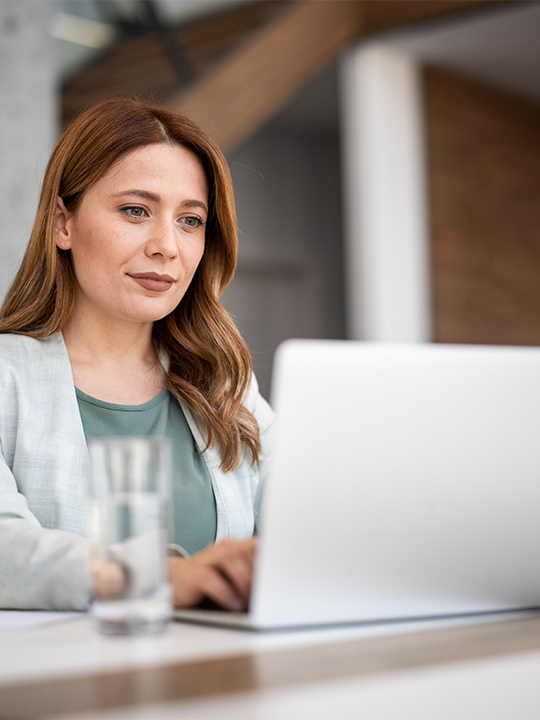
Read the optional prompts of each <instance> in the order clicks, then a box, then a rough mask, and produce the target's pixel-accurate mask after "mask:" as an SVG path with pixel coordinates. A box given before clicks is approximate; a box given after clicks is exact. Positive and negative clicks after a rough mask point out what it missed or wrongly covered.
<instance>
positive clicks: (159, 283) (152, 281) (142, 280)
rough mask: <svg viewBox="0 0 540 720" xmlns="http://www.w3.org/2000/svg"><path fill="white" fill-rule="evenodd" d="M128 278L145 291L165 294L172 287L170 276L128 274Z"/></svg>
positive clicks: (151, 273) (152, 273) (172, 280)
mask: <svg viewBox="0 0 540 720" xmlns="http://www.w3.org/2000/svg"><path fill="white" fill-rule="evenodd" d="M129 277H131V278H133V280H135V282H136V283H139V285H141V286H142V287H143V288H145V290H151V291H152V292H165V291H166V290H168V289H169V288H171V287H172V284H173V283H174V278H172V277H171V276H170V275H159V274H158V273H154V272H149V273H129Z"/></svg>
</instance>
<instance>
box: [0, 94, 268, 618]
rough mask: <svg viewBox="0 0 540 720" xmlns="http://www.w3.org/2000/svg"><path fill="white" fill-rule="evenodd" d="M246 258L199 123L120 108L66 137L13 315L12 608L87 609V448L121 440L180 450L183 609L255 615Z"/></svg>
mask: <svg viewBox="0 0 540 720" xmlns="http://www.w3.org/2000/svg"><path fill="white" fill-rule="evenodd" d="M236 253H237V236H236V219H235V211H234V199H233V192H232V185H231V180H230V175H229V171H228V167H227V164H226V161H225V159H224V158H223V156H222V154H221V152H220V151H219V149H218V148H217V147H216V146H215V145H214V144H213V142H212V141H211V140H210V139H209V138H208V137H207V136H206V135H205V134H204V133H203V132H202V131H201V130H200V129H199V128H197V126H195V125H194V124H193V123H192V122H191V121H189V120H188V119H187V118H185V117H183V116H182V115H180V114H178V113H174V112H170V111H167V110H164V109H161V108H156V107H152V106H148V105H144V104H142V103H140V102H137V101H134V100H128V99H117V100H108V101H104V102H101V103H99V104H97V105H95V106H93V107H91V108H90V109H89V110H87V111H86V112H84V113H83V114H82V115H81V116H79V118H78V119H76V120H75V121H74V123H73V124H72V125H71V126H70V127H69V128H68V129H67V130H66V131H65V133H64V134H63V135H62V137H61V138H60V140H59V142H58V144H57V145H56V147H55V149H54V151H53V153H52V156H51V159H50V161H49V164H48V166H47V169H46V172H45V178H44V182H43V188H42V192H41V198H40V202H39V206H38V211H37V216H36V221H35V225H34V229H33V231H32V235H31V237H30V241H29V245H28V249H27V251H26V254H25V256H24V259H23V262H22V265H21V268H20V270H19V272H18V274H17V276H16V277H15V280H14V281H13V284H12V286H11V288H10V290H9V292H8V294H7V296H6V299H5V302H4V304H3V307H2V310H1V316H0V333H1V334H0V381H1V391H2V409H1V410H0V441H1V446H2V451H3V457H2V458H0V607H4V608H6V607H10V608H41V609H84V608H86V607H87V605H88V602H89V600H90V594H91V593H90V573H89V569H88V561H87V556H88V546H87V540H86V538H85V533H86V494H87V490H86V476H87V462H88V459H87V451H86V440H87V439H88V438H90V437H95V436H99V435H111V434H114V435H119V434H123V435H130V434H135V435H141V434H148V435H153V434H165V435H168V436H169V437H171V439H172V440H173V448H174V456H173V460H174V462H173V467H174V470H173V487H174V488H175V490H174V493H173V500H174V503H173V504H174V513H175V516H176V523H175V527H176V535H175V537H174V540H175V542H176V543H177V544H178V545H182V546H184V547H187V549H188V550H189V551H190V552H194V554H193V555H192V557H172V558H171V559H170V572H171V580H172V583H173V590H174V602H175V604H176V605H177V606H179V607H186V606H190V605H195V604H197V603H199V602H200V601H201V600H203V599H205V598H209V599H211V600H213V601H214V602H216V603H218V604H219V605H221V606H223V607H226V608H230V609H240V608H244V607H245V606H246V604H247V600H248V596H249V589H250V583H251V573H252V566H253V557H254V552H255V547H256V541H255V539H253V538H252V536H253V533H254V528H255V522H256V514H257V508H258V502H259V496H260V488H261V485H262V480H263V478H264V473H265V467H266V453H267V450H266V445H267V435H268V431H269V428H270V426H271V424H272V422H273V416H272V412H271V410H270V408H269V407H268V405H267V404H266V402H265V401H264V400H263V398H262V397H261V396H260V395H259V393H258V390H257V387H256V383H255V380H254V378H253V376H252V370H251V360H250V357H249V353H248V351H247V348H246V346H245V344H244V343H243V341H242V339H241V337H240V335H239V333H238V331H237V330H236V328H235V326H234V324H233V322H232V321H231V319H230V317H229V316H228V314H227V313H226V312H225V310H224V309H223V308H222V307H221V306H220V304H219V301H218V298H219V296H220V295H221V293H222V292H223V290H224V288H225V287H226V285H227V283H228V282H229V281H230V279H231V278H232V276H233V273H234V269H235V264H236ZM227 538H229V539H227ZM230 538H233V539H230ZM177 554H178V553H177ZM181 554H184V555H186V554H187V553H181ZM122 578H123V575H122V573H121V571H120V569H119V568H116V566H114V565H112V566H110V567H108V568H107V572H103V573H102V575H101V576H100V577H97V578H95V579H94V580H95V583H97V584H98V586H99V589H100V594H104V593H108V592H110V593H111V594H114V593H115V592H117V591H118V589H119V583H121V582H122Z"/></svg>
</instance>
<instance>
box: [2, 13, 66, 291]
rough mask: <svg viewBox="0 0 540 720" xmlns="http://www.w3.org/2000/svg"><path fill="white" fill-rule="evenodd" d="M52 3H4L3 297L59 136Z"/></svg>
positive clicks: (23, 244)
mask: <svg viewBox="0 0 540 720" xmlns="http://www.w3.org/2000/svg"><path fill="white" fill-rule="evenodd" d="M52 12H53V7H52V4H51V2H49V0H41V1H40V2H25V1H24V0H23V2H16V1H15V0H13V1H12V0H6V1H5V2H4V1H3V2H0V296H2V297H3V295H4V293H5V291H6V290H7V288H8V285H9V283H10V281H11V279H12V277H13V273H14V271H15V270H16V268H17V266H18V264H19V263H20V260H21V258H22V254H23V252H24V248H25V246H26V242H27V240H28V235H29V232H30V230H31V228H32V222H33V216H34V214H35V211H36V203H37V197H38V193H39V185H40V181H41V177H42V174H43V170H44V168H45V164H46V163H47V160H48V156H49V153H50V151H51V148H52V145H53V143H54V141H55V139H56V135H57V124H56V119H57V116H58V109H59V104H58V94H57V85H58V83H57V76H56V67H55V63H54V58H53V42H54V41H53V38H52V37H51V36H50V34H49V32H48V25H49V21H50V18H51V14H52Z"/></svg>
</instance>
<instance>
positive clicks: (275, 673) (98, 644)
mask: <svg viewBox="0 0 540 720" xmlns="http://www.w3.org/2000/svg"><path fill="white" fill-rule="evenodd" d="M6 612H9V611H4V612H0V629H1V627H2V618H5V617H6V614H5V613H6ZM59 619H61V620H62V621H61V622H57V623H54V624H49V625H43V626H42V627H35V626H34V627H33V628H29V629H26V630H21V629H19V630H13V631H12V632H4V633H1V632H0V718H10V720H15V719H16V718H22V717H24V718H29V717H58V718H60V717H69V718H73V719H75V718H80V719H82V718H87V719H88V718H95V719H96V720H97V719H98V718H99V719H100V720H101V719H104V718H111V719H112V718H145V719H148V718H152V719H154V718H170V717H175V718H220V719H221V718H224V719H226V718H231V719H232V718H235V720H236V719H240V718H249V719H250V720H257V719H258V718H280V719H283V718H304V717H305V718H310V720H318V719H319V718H321V719H322V718H330V717H331V718H336V719H338V720H339V719H340V718H346V719H349V718H400V719H401V718H403V719H405V718H415V720H421V719H422V718H429V719H430V720H436V719H437V718H452V720H457V719H458V718H467V719H468V720H470V719H471V718H475V719H477V718H478V719H480V718H490V720H493V719H494V718H509V719H510V718H511V719H512V720H516V719H518V718H519V720H525V719H526V718H535V719H537V718H538V717H540V616H539V615H530V616H508V617H504V616H502V617H501V616H499V617H498V618H482V619H480V618H476V619H469V620H467V621H463V620H461V621H456V620H454V621H444V622H442V621H441V622H424V623H401V624H397V625H390V624H389V625H383V626H380V625H379V626H368V627H359V626H356V627H346V628H338V629H321V630H309V631H298V632H272V633H249V632H245V631H234V630H222V629H216V628H210V627H208V628H206V627H201V626H196V625H187V624H180V623H175V624H173V625H171V627H170V628H169V631H168V632H167V634H165V635H163V636H159V637H142V638H104V637H100V636H98V635H96V634H95V633H94V631H93V629H92V627H91V625H90V623H89V620H88V618H87V617H86V616H80V617H75V618H65V617H63V618H59Z"/></svg>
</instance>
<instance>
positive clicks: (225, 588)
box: [169, 537, 257, 610]
mask: <svg viewBox="0 0 540 720" xmlns="http://www.w3.org/2000/svg"><path fill="white" fill-rule="evenodd" d="M256 549H257V538H254V537H253V538H249V540H222V541H220V542H218V543H216V544H215V545H212V546H211V547H208V548H206V550H202V551H201V552H199V553H196V554H195V555H192V556H191V557H190V558H170V559H169V573H170V577H171V583H172V586H173V603H174V606H175V607H177V608H187V607H194V606H195V605H198V604H199V603H200V602H201V601H202V600H205V599H207V598H209V599H210V600H212V601H213V602H215V603H217V604H218V605H219V606H220V607H223V608H225V609H227V610H245V609H247V605H248V601H249V593H250V590H251V579H252V576H253V566H254V559H255V551H256Z"/></svg>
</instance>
